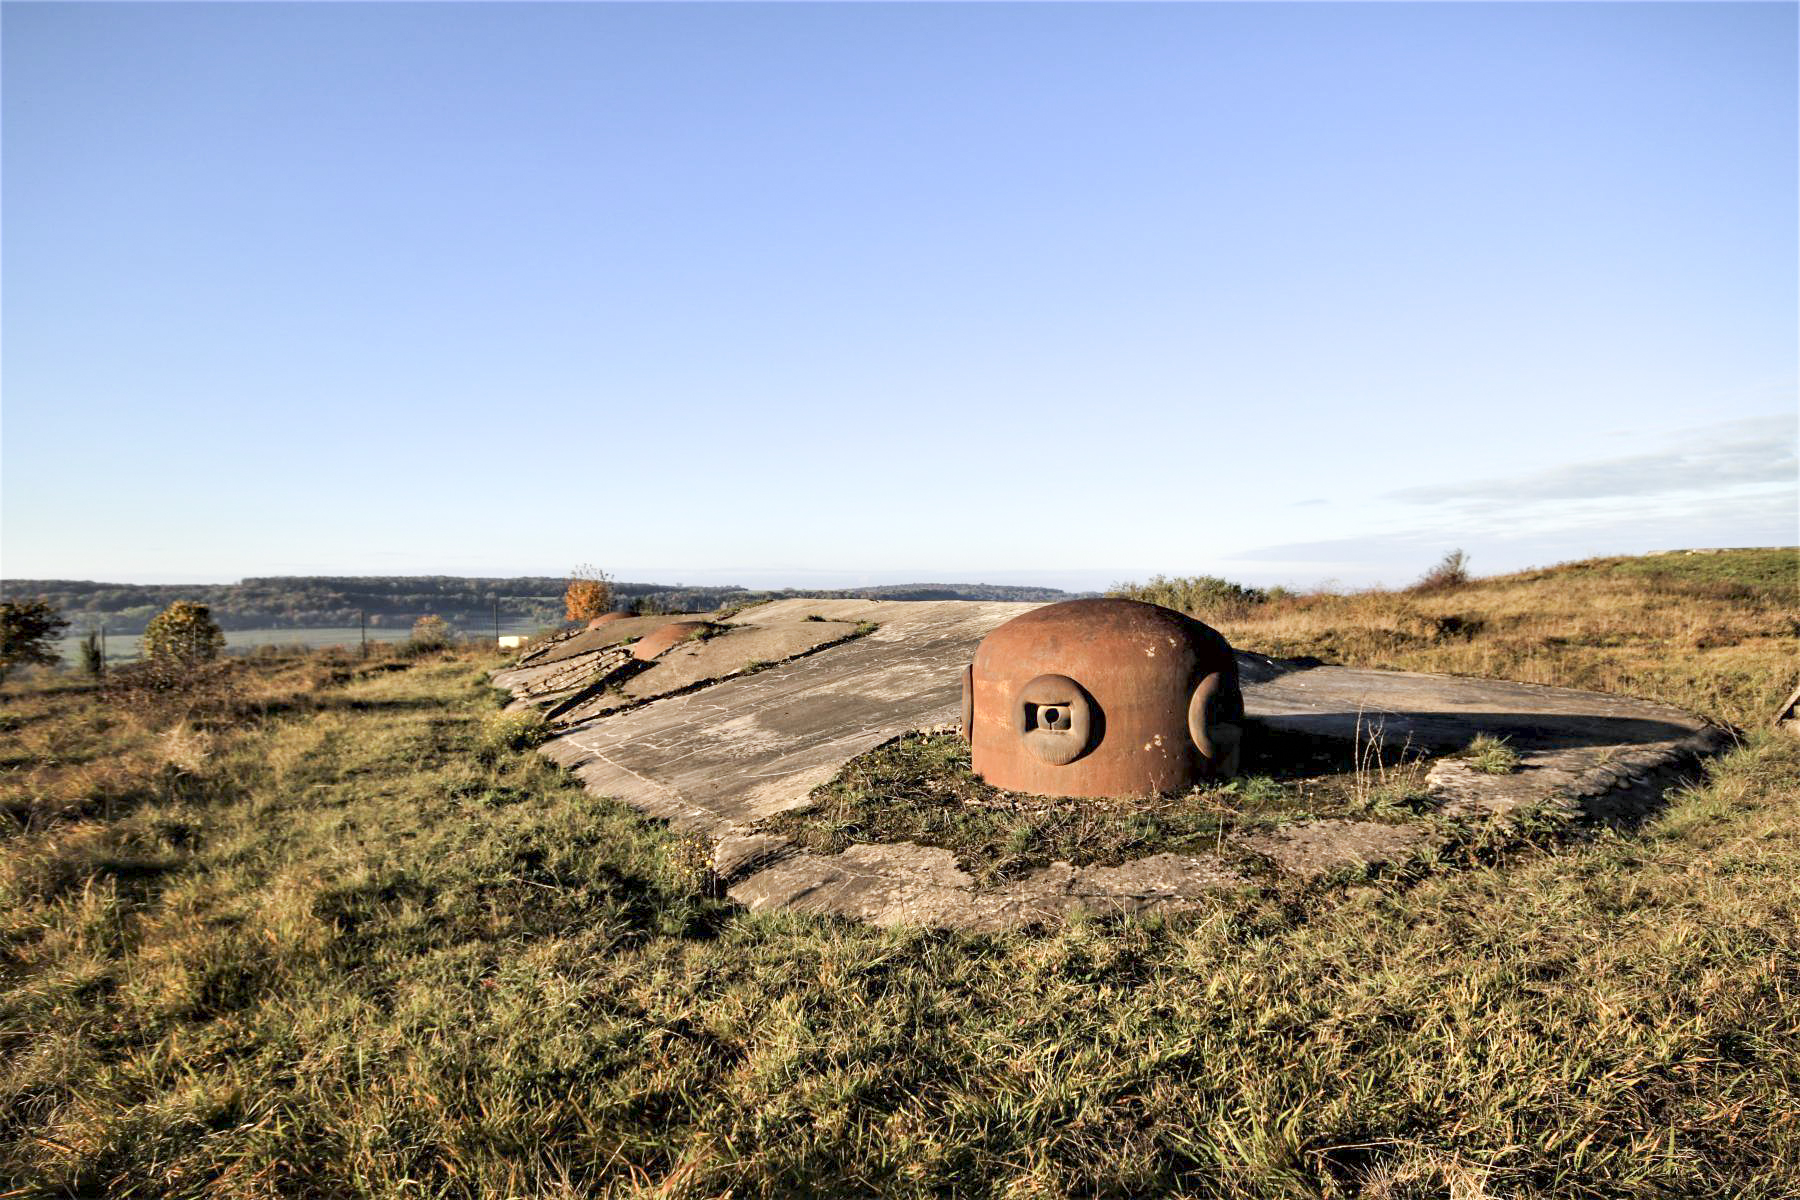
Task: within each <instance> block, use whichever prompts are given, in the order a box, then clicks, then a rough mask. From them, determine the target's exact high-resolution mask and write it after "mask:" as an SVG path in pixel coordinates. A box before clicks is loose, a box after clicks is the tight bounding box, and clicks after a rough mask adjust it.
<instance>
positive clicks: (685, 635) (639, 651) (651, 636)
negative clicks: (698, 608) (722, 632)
mask: <svg viewBox="0 0 1800 1200" xmlns="http://www.w3.org/2000/svg"><path fill="white" fill-rule="evenodd" d="M711 628H712V626H711V625H709V624H708V623H707V622H705V621H674V622H671V623H670V624H667V625H664V626H663V627H662V628H661V629H654V630H652V631H650V632H649V633H646V634H645V635H644V636H643V637H642V638H640V639H639V640H638V641H637V643H636V644H634V645H633V646H632V647H631V657H633V658H635V659H637V660H638V661H639V662H649V661H650V660H651V659H653V658H655V657H656V656H657V655H659V654H662V653H663V652H665V651H667V650H670V649H672V648H674V647H676V646H679V645H680V644H681V643H683V642H685V641H687V640H688V639H689V638H691V637H695V636H697V635H699V634H702V633H705V632H706V631H707V630H708V629H711Z"/></svg>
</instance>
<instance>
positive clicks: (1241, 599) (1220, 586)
mask: <svg viewBox="0 0 1800 1200" xmlns="http://www.w3.org/2000/svg"><path fill="white" fill-rule="evenodd" d="M1107 595H1109V596H1117V597H1119V598H1121V599H1125V600H1142V601H1144V602H1145V603H1147V604H1160V605H1162V606H1163V607H1164V608H1172V609H1175V610H1176V611H1178V612H1185V613H1192V614H1194V615H1196V616H1198V615H1200V614H1202V613H1211V614H1214V615H1230V614H1237V613H1242V612H1244V611H1246V610H1248V609H1251V608H1254V607H1256V606H1257V605H1259V604H1262V603H1264V602H1265V601H1267V600H1268V598H1269V594H1268V593H1267V592H1265V591H1263V590H1262V589H1261V588H1253V587H1245V586H1244V585H1243V584H1241V583H1233V582H1232V581H1231V580H1229V579H1220V578H1219V577H1218V576H1217V575H1193V576H1175V577H1173V578H1171V577H1168V576H1164V575H1157V576H1153V577H1152V578H1151V580H1150V582H1148V583H1120V584H1114V585H1113V589H1112V590H1111V591H1110V592H1108V593H1107Z"/></svg>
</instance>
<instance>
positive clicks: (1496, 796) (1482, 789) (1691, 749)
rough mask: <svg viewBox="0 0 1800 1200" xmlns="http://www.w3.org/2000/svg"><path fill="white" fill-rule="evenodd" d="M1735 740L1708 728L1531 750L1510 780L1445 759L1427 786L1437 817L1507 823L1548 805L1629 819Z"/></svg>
mask: <svg viewBox="0 0 1800 1200" xmlns="http://www.w3.org/2000/svg"><path fill="white" fill-rule="evenodd" d="M1731 740H1732V739H1731V735H1730V734H1729V733H1728V732H1727V731H1726V730H1724V729H1721V728H1719V727H1717V726H1712V725H1709V726H1707V727H1705V728H1703V729H1701V730H1699V731H1697V732H1695V733H1693V734H1691V735H1689V736H1687V737H1683V738H1674V739H1670V740H1668V741H1663V742H1653V743H1649V744H1644V745H1636V746H1613V747H1582V748H1580V749H1571V750H1552V751H1535V752H1527V753H1525V754H1522V755H1521V756H1520V761H1519V766H1518V769H1517V770H1515V771H1513V772H1512V773H1510V774H1505V775H1490V774H1484V773H1482V772H1479V771H1476V770H1475V769H1474V768H1472V767H1470V766H1469V764H1468V763H1467V762H1465V761H1464V760H1462V759H1459V758H1442V759H1439V760H1438V761H1436V762H1435V763H1433V764H1432V766H1431V769H1430V770H1429V771H1428V772H1427V773H1426V776H1425V787H1426V792H1427V794H1428V795H1429V796H1430V797H1431V798H1432V799H1433V800H1434V801H1436V802H1437V804H1438V811H1439V812H1440V813H1442V814H1443V815H1444V816H1449V817H1483V816H1486V817H1495V818H1501V819H1504V818H1507V817H1510V816H1512V815H1514V814H1516V813H1518V812H1520V811H1521V810H1522V809H1524V808H1525V807H1526V806H1528V805H1541V804H1545V803H1548V804H1551V805H1553V806H1555V807H1558V808H1562V809H1564V810H1565V811H1569V812H1577V813H1580V814H1581V815H1584V816H1588V817H1594V818H1620V817H1629V816H1634V815H1638V814H1641V813H1642V812H1644V811H1646V810H1647V809H1648V808H1650V807H1651V806H1652V805H1654V804H1655V803H1656V802H1657V801H1658V800H1660V799H1661V798H1662V795H1663V793H1664V792H1665V791H1667V790H1668V788H1669V787H1670V786H1674V785H1676V784H1678V783H1680V782H1682V781H1684V780H1686V779H1687V778H1690V777H1692V776H1693V775H1695V774H1696V773H1697V772H1698V770H1699V764H1700V762H1701V761H1702V760H1703V759H1706V758H1710V757H1712V756H1713V755H1715V754H1718V753H1719V752H1720V751H1722V750H1724V749H1725V748H1726V747H1728V746H1729V745H1730V744H1731Z"/></svg>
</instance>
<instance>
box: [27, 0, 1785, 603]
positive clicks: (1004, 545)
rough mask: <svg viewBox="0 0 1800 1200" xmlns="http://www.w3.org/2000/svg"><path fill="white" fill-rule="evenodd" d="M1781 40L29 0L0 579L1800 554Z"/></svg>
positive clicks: (1065, 15) (1663, 10)
mask: <svg viewBox="0 0 1800 1200" xmlns="http://www.w3.org/2000/svg"><path fill="white" fill-rule="evenodd" d="M1796 12H1797V9H1796V7H1795V6H1794V5H1791V4H1729V3H1727V4H1601V5H1581V4H1532V5H1523V4H1521V5H1485V4H1467V5H1462V4H1457V5H1451V4H1394V5H1362V4H1334V5H1308V4H1293V5H1228V4H1193V5H1141V6H1140V5H1104V6H1102V5H1077V4H1066V5H1034V4H993V5H960V4H942V5H924V4H920V5H874V4H871V5H852V4H843V5H758V4H742V5H705V4H693V5H596V4H550V5H534V4H455V5H451V4H399V5H380V4H268V5H260V4H246V5H239V4H175V5H161V4H122V5H110V4H81V5H60V4H25V3H6V4H5V5H4V7H3V8H0V34H3V37H4V46H3V53H4V63H3V66H4V76H3V87H4V97H3V100H4V110H3V122H4V126H3V130H0V134H3V139H4V140H3V147H4V149H3V155H4V158H3V162H0V167H3V177H0V201H3V204H4V208H3V212H0V236H3V239H4V245H3V250H4V258H3V280H0V283H3V287H4V291H3V294H0V301H3V309H0V319H3V334H4V360H3V368H0V370H3V377H0V386H3V389H4V391H3V404H4V407H3V409H0V421H3V423H0V433H3V438H4V441H3V445H0V465H3V467H4V478H3V481H0V499H3V501H4V509H3V512H0V520H3V526H0V533H3V546H0V555H3V557H0V571H3V572H4V574H5V575H7V576H9V577H14V578H18V577H37V578H42V577H75V578H103V579H115V580H143V581H175V580H181V581H206V580H230V579H236V578H238V577H240V576H244V575H267V574H288V573H315V572H317V573H369V574H413V573H432V572H448V573H468V574H478V573H479V574H515V573H557V572H561V571H564V570H566V569H567V568H568V567H570V566H571V565H573V564H575V563H577V562H584V561H585V562H594V563H599V564H602V565H604V566H607V567H608V568H610V569H611V570H613V571H614V572H615V573H616V574H619V575H621V576H623V577H625V578H638V579H643V578H656V579H663V580H683V581H688V582H702V581H738V582H744V583H749V584H779V583H793V584H803V585H804V584H820V585H822V584H831V583H858V582H879V581H901V580H917V579H926V578H929V579H941V580H976V579H986V580H992V581H1017V582H1027V581H1033V582H1044V583H1050V584H1058V585H1063V586H1073V587H1095V586H1104V585H1105V584H1106V583H1109V582H1112V581H1113V580H1117V579H1125V578H1136V577H1142V576H1144V575H1147V574H1149V573H1151V572H1164V573H1196V572H1204V573H1214V574H1224V575H1228V576H1231V577H1234V578H1239V579H1243V580H1246V581H1249V582H1258V583H1271V582H1287V583H1296V584H1310V583H1316V582H1318V581H1321V580H1325V579H1335V580H1337V581H1340V582H1343V583H1348V584H1357V583H1365V582H1371V581H1374V580H1385V581H1387V582H1390V583H1398V582H1405V581H1407V580H1409V579H1411V578H1413V577H1415V576H1417V575H1418V574H1419V573H1420V572H1422V571H1423V570H1424V569H1425V568H1426V567H1427V566H1429V565H1430V564H1431V563H1432V562H1433V561H1435V560H1436V559H1437V558H1438V557H1439V556H1441V555H1442V553H1443V552H1444V551H1445V550H1448V549H1450V548H1452V547H1461V548H1463V549H1465V550H1467V551H1469V553H1470V554H1471V555H1472V556H1473V563H1472V565H1473V566H1474V568H1475V569H1476V570H1477V571H1478V572H1482V573H1486V572H1495V571H1501V570H1506V569H1511V568H1515V567H1522V566H1527V565H1533V564H1542V563H1548V562H1554V561H1559V560H1564V559H1569V558H1575V557H1582V556H1586V555H1591V554H1606V553H1631V552H1639V551H1645V550H1653V549H1660V548H1667V547H1676V546H1703V545H1758V544H1763V545H1766V544H1792V543H1794V542H1795V541H1796V540H1797V537H1800V535H1797V533H1796V503H1797V501H1796V466H1795V442H1796V415H1795V414H1796V403H1795V402H1796V357H1797V353H1800V347H1797V344H1796V328H1797V324H1800V310H1797V304H1796V292H1797V283H1796V277H1797V265H1796V264H1797V262H1800V247H1797V245H1796V228H1797V212H1800V201H1797V197H1796V179H1797V178H1800V161H1797V155H1796V146H1797V144H1800V133H1797V127H1796V106H1797V94H1800V92H1797V85H1796V65H1795V64H1796V57H1797V56H1796V48H1797V38H1796Z"/></svg>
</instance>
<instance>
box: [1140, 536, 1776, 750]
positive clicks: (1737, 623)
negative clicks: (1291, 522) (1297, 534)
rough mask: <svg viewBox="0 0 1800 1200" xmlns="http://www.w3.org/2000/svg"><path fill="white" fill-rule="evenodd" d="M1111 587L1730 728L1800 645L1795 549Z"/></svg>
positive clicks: (1314, 637) (1757, 706)
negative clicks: (1355, 587)
mask: <svg viewBox="0 0 1800 1200" xmlns="http://www.w3.org/2000/svg"><path fill="white" fill-rule="evenodd" d="M1117 594H1121V595H1130V596H1137V597H1139V598H1142V599H1148V600H1154V601H1156V602H1157V603H1162V604H1169V605H1170V606H1171V607H1176V608H1181V609H1183V610H1185V611H1187V612H1190V613H1192V614H1193V615H1195V616H1197V617H1199V618H1201V619H1202V620H1204V621H1206V622H1207V623H1209V624H1211V625H1214V626H1215V627H1217V628H1218V629H1219V630H1220V631H1221V632H1223V633H1224V634H1225V635H1226V636H1227V637H1228V638H1229V639H1230V640H1231V643H1232V645H1234V646H1237V647H1239V648H1241V649H1246V650H1255V651H1257V652H1259V653H1263V654H1271V655H1275V656H1277V657H1293V656H1300V655H1313V656H1316V657H1319V658H1322V659H1325V660H1327V661H1329V662H1338V663H1344V664H1347V665H1351V666H1371V667H1388V668H1393V669H1396V670H1408V671H1431V672H1437V673H1441V674H1447V675H1474V676H1481V677H1484V678H1491V679H1515V680H1520V681H1522V682H1526V683H1548V684H1556V685H1559V686H1563V687H1575V688H1587V689H1590V690H1593V691H1602V692H1617V693H1620V694H1623V695H1631V696H1639V697H1642V698H1644V699H1650V700H1662V701H1665V702H1667V703H1670V704H1677V705H1680V706H1681V707H1683V708H1688V709H1692V710H1693V711H1695V712H1700V713H1704V714H1706V715H1707V716H1710V717H1713V718H1714V719H1716V720H1719V721H1722V722H1725V723H1728V724H1743V725H1755V724H1759V723H1761V722H1763V721H1765V720H1767V719H1768V716H1769V710H1770V709H1771V707H1772V706H1774V705H1775V704H1777V703H1779V702H1780V701H1781V700H1782V698H1783V697H1785V696H1786V694H1787V692H1788V691H1789V690H1790V689H1791V688H1792V687H1793V686H1794V675H1795V673H1796V668H1795V660H1796V647H1797V646H1800V550H1795V549H1794V548H1791V547H1790V548H1785V549H1783V548H1776V549H1759V550H1731V551H1720V552H1713V553H1675V554H1656V555H1647V556H1643V557H1638V558H1600V559H1590V560H1588V561H1585V562H1577V563H1569V564H1565V565H1563V566H1558V567H1551V568H1548V569H1544V570H1534V571H1524V572H1520V573H1518V574H1514V575H1497V576H1493V577H1490V578H1486V579H1475V580H1471V581H1470V582H1468V583H1466V584H1463V585H1461V586H1456V587H1447V588H1440V589H1435V590H1427V589H1415V590H1403V591H1382V590H1373V591H1366V592H1352V593H1348V594H1332V593H1322V594H1310V595H1292V594H1290V595H1275V596H1270V597H1264V596H1262V595H1261V594H1253V595H1248V596H1246V595H1244V594H1241V593H1232V592H1229V591H1226V590H1224V589H1220V588H1218V587H1214V586H1208V581H1204V580H1180V579H1175V580H1161V581H1158V584H1157V585H1155V586H1149V585H1144V586H1136V587H1125V588H1122V589H1120V590H1119V592H1118V593H1117Z"/></svg>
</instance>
